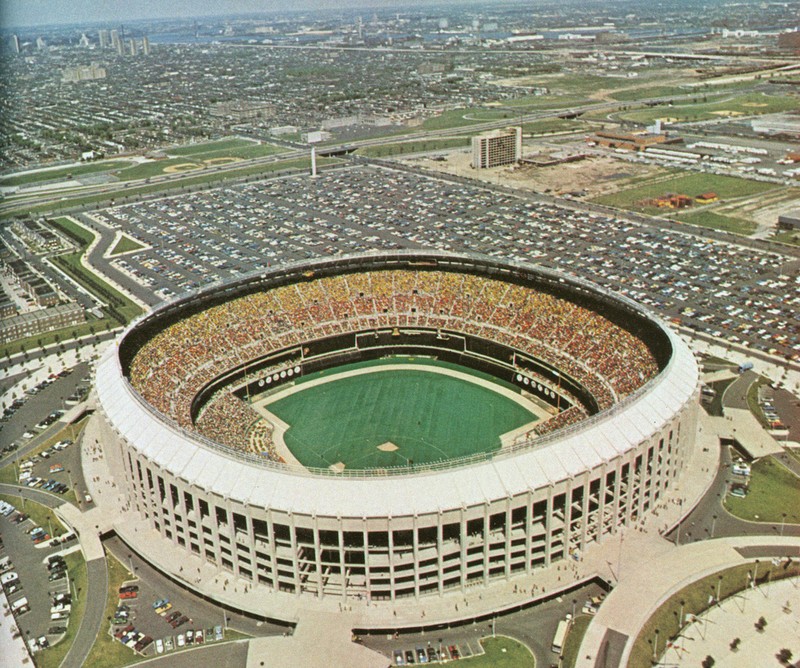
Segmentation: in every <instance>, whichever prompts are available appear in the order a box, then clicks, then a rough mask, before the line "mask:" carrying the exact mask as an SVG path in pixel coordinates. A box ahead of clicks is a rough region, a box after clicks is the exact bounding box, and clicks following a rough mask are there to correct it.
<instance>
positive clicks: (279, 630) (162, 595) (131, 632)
mask: <svg viewBox="0 0 800 668" xmlns="http://www.w3.org/2000/svg"><path fill="white" fill-rule="evenodd" d="M104 544H105V546H106V548H107V549H108V550H109V551H110V552H111V553H112V554H113V555H114V556H115V557H116V558H117V559H118V560H119V562H120V563H121V564H123V565H124V566H125V567H126V568H127V569H128V571H129V572H132V573H133V574H134V577H133V578H130V579H127V580H125V581H124V582H122V583H121V585H120V587H121V590H120V588H118V589H117V592H118V605H117V609H116V611H115V613H114V617H113V618H112V619H111V620H110V626H109V629H110V632H111V633H112V634H113V635H114V636H115V637H116V638H117V640H119V641H121V642H124V644H127V645H128V646H129V647H130V648H131V651H139V652H140V653H142V654H144V655H146V656H157V655H160V654H169V653H171V652H177V651H179V650H182V649H186V648H189V647H197V646H198V645H206V644H214V643H217V642H220V641H221V640H223V639H230V638H231V637H232V634H233V637H239V636H238V634H236V633H234V631H236V632H241V633H245V634H247V635H252V636H271V635H284V634H288V633H291V627H289V626H286V625H281V624H271V623H268V622H261V621H257V620H254V619H252V618H249V617H247V616H245V615H242V614H239V613H234V612H232V611H225V610H223V609H222V608H220V607H219V606H217V605H214V604H213V603H210V602H208V601H205V600H203V599H201V598H200V597H198V596H196V595H194V594H193V593H192V592H191V591H189V590H187V589H184V588H182V587H181V586H179V585H178V584H176V583H175V582H173V581H171V580H169V579H168V578H166V577H165V576H163V575H162V574H160V573H159V572H158V571H156V570H155V569H154V568H153V567H152V566H150V565H149V564H148V563H147V562H145V561H143V560H141V559H140V558H139V557H138V556H137V555H135V554H133V553H132V552H130V551H129V550H128V549H127V547H126V546H125V545H124V544H123V543H122V542H121V541H120V540H119V539H117V538H111V539H109V540H106V541H105V542H104ZM143 640H145V641H146V640H149V642H147V643H146V645H142V646H139V649H138V650H136V645H137V643H141V642H142V641H143Z"/></svg>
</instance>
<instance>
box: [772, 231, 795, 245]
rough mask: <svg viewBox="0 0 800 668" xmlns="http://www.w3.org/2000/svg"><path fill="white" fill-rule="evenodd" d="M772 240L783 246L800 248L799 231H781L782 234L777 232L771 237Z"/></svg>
mask: <svg viewBox="0 0 800 668" xmlns="http://www.w3.org/2000/svg"><path fill="white" fill-rule="evenodd" d="M770 240H771V241H777V242H779V243H782V244H790V245H792V246H800V233H798V232H797V230H781V231H780V232H775V233H774V234H773V235H772V236H771V237H770Z"/></svg>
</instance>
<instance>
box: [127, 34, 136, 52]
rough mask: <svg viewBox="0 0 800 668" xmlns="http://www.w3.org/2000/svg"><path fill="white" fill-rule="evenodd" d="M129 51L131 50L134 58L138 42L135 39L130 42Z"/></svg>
mask: <svg viewBox="0 0 800 668" xmlns="http://www.w3.org/2000/svg"><path fill="white" fill-rule="evenodd" d="M128 49H129V50H130V52H131V55H132V56H135V55H136V40H135V39H133V37H131V38H130V39H129V40H128Z"/></svg>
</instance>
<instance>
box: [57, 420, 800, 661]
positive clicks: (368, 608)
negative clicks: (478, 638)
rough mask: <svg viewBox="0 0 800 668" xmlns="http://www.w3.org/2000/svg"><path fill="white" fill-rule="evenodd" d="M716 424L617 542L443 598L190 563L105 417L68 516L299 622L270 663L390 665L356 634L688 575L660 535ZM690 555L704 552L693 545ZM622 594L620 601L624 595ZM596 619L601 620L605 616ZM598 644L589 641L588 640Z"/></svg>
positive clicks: (179, 577) (697, 486)
mask: <svg viewBox="0 0 800 668" xmlns="http://www.w3.org/2000/svg"><path fill="white" fill-rule="evenodd" d="M714 427H715V419H714V418H709V417H707V416H705V415H704V414H702V412H701V415H700V419H699V433H698V438H697V443H696V445H695V449H694V452H693V453H692V455H691V458H690V461H689V463H688V465H687V467H686V469H685V473H684V476H683V478H682V479H680V480H679V483H678V485H676V487H675V489H673V491H672V494H671V496H670V498H665V499H664V500H663V502H662V504H661V506H659V508H658V509H657V511H656V512H655V513H653V514H651V515H649V516H648V519H647V521H646V522H645V523H643V524H641V525H636V526H632V527H629V528H626V529H625V530H624V531H621V532H619V533H618V534H617V535H616V536H609V537H606V538H604V540H603V541H602V542H601V543H598V544H593V545H591V546H590V547H589V548H588V549H587V550H586V552H585V553H584V554H583V555H581V560H580V561H563V560H562V561H560V562H558V563H555V564H553V565H551V566H550V567H548V568H542V569H537V570H536V571H535V572H534V573H533V574H532V575H530V576H519V577H515V578H513V579H511V580H508V581H502V582H497V583H495V584H493V585H492V586H490V587H488V588H485V587H477V588H475V589H467V590H466V591H464V592H462V591H461V590H455V591H451V592H447V593H445V594H444V595H443V596H441V597H439V596H426V597H422V598H420V599H419V600H416V599H414V598H408V599H401V600H398V601H396V602H395V603H389V602H372V601H366V600H363V599H353V598H348V599H344V600H343V599H342V598H341V597H324V598H315V597H307V596H295V595H292V594H287V593H282V592H276V591H273V590H271V589H266V588H263V587H252V585H251V584H250V583H247V582H245V581H237V580H236V579H235V578H234V577H233V576H232V574H230V573H227V572H221V571H220V570H219V569H217V568H216V567H214V566H213V565H211V564H209V563H207V562H205V561H203V560H201V559H200V558H196V557H187V555H186V553H185V552H183V551H182V550H177V549H174V548H172V547H170V546H169V545H168V544H167V543H166V542H165V541H162V540H159V534H158V533H157V532H155V531H154V530H152V529H150V528H149V526H148V525H147V522H146V521H145V520H140V519H137V518H136V516H135V515H133V514H132V513H130V512H129V510H130V509H129V508H128V507H127V506H126V505H125V503H126V502H125V499H124V498H123V496H122V495H121V494H120V493H119V490H117V489H116V488H115V487H114V486H113V483H112V482H110V481H111V480H112V479H113V476H112V474H111V471H110V470H109V463H108V461H107V459H106V457H105V455H104V453H103V451H102V448H101V447H100V446H99V443H100V442H102V441H104V440H105V438H106V436H107V435H106V434H105V433H104V432H103V429H105V427H103V426H102V421H101V420H99V419H95V420H92V421H91V422H90V424H89V426H88V427H87V430H86V433H85V436H84V439H83V441H82V444H81V447H82V449H83V461H84V466H85V469H86V471H85V473H86V478H87V480H92V481H95V482H93V483H92V485H93V488H92V489H91V493H92V495H93V496H94V498H95V501H96V503H97V507H96V508H95V509H93V510H91V511H89V512H87V513H84V514H83V515H81V516H79V517H74V516H73V517H70V520H71V523H73V524H74V525H75V526H76V528H78V529H79V531H80V532H81V533H84V532H88V533H93V532H94V533H96V532H98V531H100V532H103V531H108V530H112V529H113V530H114V531H116V532H117V534H118V535H119V536H120V537H121V538H122V539H123V540H124V541H125V542H126V543H127V544H128V545H129V546H130V547H131V548H132V549H134V550H136V551H137V552H138V553H139V554H141V555H143V556H144V557H145V558H146V559H147V560H148V561H149V562H150V563H152V564H153V565H154V566H155V567H156V568H158V569H160V570H161V571H163V572H164V573H165V574H167V575H168V576H169V577H171V578H172V579H174V580H176V581H178V582H180V583H182V584H184V585H185V586H186V587H187V588H189V589H192V590H195V591H197V592H198V593H199V594H201V595H203V596H207V597H209V598H211V599H214V600H217V601H218V602H220V603H222V604H224V605H227V606H230V607H232V608H235V609H239V610H249V611H252V612H254V613H255V614H257V615H260V616H263V617H270V618H274V619H281V620H284V621H289V622H293V623H296V624H297V628H296V631H295V634H294V636H292V637H290V638H273V639H260V640H255V641H251V655H252V656H254V657H255V656H262V657H263V656H267V655H268V656H269V657H270V665H299V664H302V665H309V666H314V665H325V664H327V665H330V663H329V662H330V661H331V659H332V658H334V657H335V658H336V660H338V661H340V662H341V664H342V665H353V666H358V665H364V666H371V665H385V664H386V657H382V656H379V655H377V654H375V653H373V652H371V651H370V650H367V649H365V648H363V647H361V646H360V645H356V644H354V643H352V642H351V631H352V629H353V628H413V627H417V628H418V627H421V626H426V625H432V624H447V623H457V622H459V621H463V620H471V619H473V618H475V617H477V616H481V615H491V614H492V613H500V612H502V611H503V610H506V609H511V608H514V607H516V606H518V605H520V604H523V603H527V602H531V601H534V600H537V599H541V598H545V597H552V596H553V595H556V594H557V593H558V592H560V591H562V590H563V591H565V592H566V591H567V590H569V589H570V588H572V587H573V586H574V585H575V584H577V583H579V582H584V581H587V580H590V579H592V578H594V577H596V576H600V577H602V578H603V579H605V580H607V581H608V582H611V583H613V584H617V583H618V584H619V585H622V584H625V583H626V582H627V581H633V580H634V579H635V578H639V577H641V574H642V572H643V568H642V566H643V565H645V564H648V566H647V568H646V572H650V571H651V568H650V566H649V564H653V563H656V560H660V559H667V560H669V559H675V560H677V561H676V562H675V563H678V564H682V568H683V571H682V570H678V571H675V572H670V571H667V570H663V569H662V570H661V571H660V573H661V576H662V577H663V578H664V579H668V580H670V582H671V581H672V580H674V579H676V573H677V574H680V573H681V572H684V571H685V569H686V568H687V565H686V563H685V561H682V559H683V557H681V556H680V555H681V554H682V551H683V550H684V547H680V548H676V547H675V546H674V545H673V543H672V542H670V541H668V540H666V539H665V538H663V537H662V534H663V533H665V532H666V531H668V529H669V528H670V527H672V526H674V525H675V524H676V523H677V522H678V521H679V520H680V518H681V517H683V516H685V515H686V514H687V513H688V512H689V511H690V510H691V508H692V507H694V505H695V504H696V503H697V502H698V501H699V500H700V499H701V498H702V497H703V495H704V494H705V493H706V491H707V490H708V488H709V486H710V485H711V483H712V482H713V479H714V476H715V473H716V471H717V467H718V463H719V456H720V449H719V440H718V436H717V434H716V433H715V428H714ZM117 473H118V472H117ZM81 530H82V531H81ZM765 530H766V529H765ZM726 540H735V539H726ZM745 540H750V539H745ZM794 540H795V541H796V540H797V539H794ZM703 544H705V543H703ZM799 544H800V543H799ZM691 549H693V550H697V549H700V548H699V547H694V546H691ZM671 555H675V556H671ZM178 565H181V566H182V572H181V571H179V570H178ZM696 567H697V569H698V570H702V569H703V568H705V566H704V565H703V563H702V561H699V562H698V563H697V564H696ZM692 568H695V566H692ZM678 579H680V578H678ZM621 591H622V592H623V594H624V591H625V590H624V589H622V590H621ZM637 607H639V608H641V609H646V608H649V607H650V606H649V605H648V601H647V600H644V599H641V600H637ZM614 609H616V608H614V607H612V606H609V610H612V612H605V611H606V607H605V606H603V608H601V610H603V611H604V615H610V616H611V617H610V618H609V620H608V621H607V622H606V623H607V624H616V623H619V622H618V621H617V620H616V617H614V614H615V613H613V610H614ZM616 614H619V615H623V617H624V618H625V619H627V618H628V617H629V615H630V606H628V608H627V609H625V608H624V606H623V609H621V611H619V610H618V612H617V613H616ZM599 619H600V620H601V621H602V619H605V617H601V618H599ZM611 620H614V621H611ZM311 634H313V637H314V641H313V642H311ZM592 637H593V636H590V637H589V638H587V642H589V641H590V640H591V638H592ZM320 638H323V639H324V641H321V640H320ZM262 652H263V654H262ZM587 653H590V652H587V651H582V656H586V654H587ZM280 656H283V657H285V661H286V663H285V664H284V663H281V662H279V657H280ZM249 663H250V662H249ZM252 665H258V664H257V663H255V664H252Z"/></svg>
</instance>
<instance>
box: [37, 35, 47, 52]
mask: <svg viewBox="0 0 800 668" xmlns="http://www.w3.org/2000/svg"><path fill="white" fill-rule="evenodd" d="M36 48H37V49H40V50H41V49H46V48H47V42H45V41H44V37H37V38H36Z"/></svg>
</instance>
